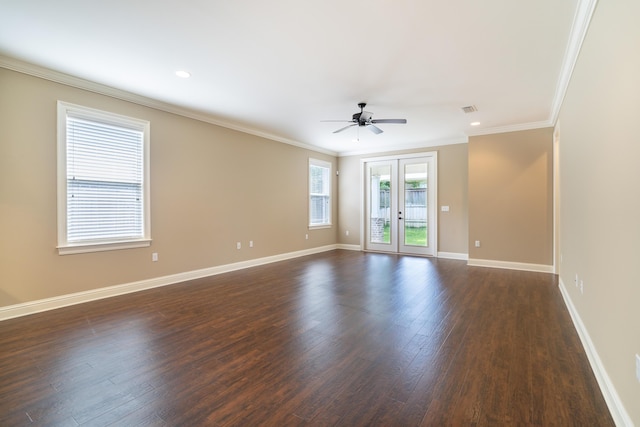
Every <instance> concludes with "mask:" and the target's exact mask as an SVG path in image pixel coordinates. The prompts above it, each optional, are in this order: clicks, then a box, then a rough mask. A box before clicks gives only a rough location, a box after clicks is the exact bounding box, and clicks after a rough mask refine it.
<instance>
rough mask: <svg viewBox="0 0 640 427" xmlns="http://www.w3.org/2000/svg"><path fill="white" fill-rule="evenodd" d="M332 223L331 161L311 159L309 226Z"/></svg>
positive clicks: (321, 225)
mask: <svg viewBox="0 0 640 427" xmlns="http://www.w3.org/2000/svg"><path fill="white" fill-rule="evenodd" d="M330 225H331V163H329V162H325V161H322V160H316V159H309V226H310V227H323V226H330Z"/></svg>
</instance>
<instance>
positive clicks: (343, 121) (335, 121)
mask: <svg viewBox="0 0 640 427" xmlns="http://www.w3.org/2000/svg"><path fill="white" fill-rule="evenodd" d="M320 122H321V123H353V120H320Z"/></svg>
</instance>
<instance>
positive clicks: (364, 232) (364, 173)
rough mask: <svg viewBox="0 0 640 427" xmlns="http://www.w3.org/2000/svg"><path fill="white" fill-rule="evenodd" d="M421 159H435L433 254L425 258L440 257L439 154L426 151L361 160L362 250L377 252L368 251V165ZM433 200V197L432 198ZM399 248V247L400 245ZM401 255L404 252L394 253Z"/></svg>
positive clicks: (432, 188) (432, 227)
mask: <svg viewBox="0 0 640 427" xmlns="http://www.w3.org/2000/svg"><path fill="white" fill-rule="evenodd" d="M420 157H431V158H432V159H433V182H432V183H431V182H430V183H429V190H430V191H432V200H433V206H432V207H431V210H432V215H433V218H432V220H433V223H432V224H431V225H430V228H429V233H432V232H433V254H432V255H431V254H430V255H423V256H433V257H437V256H438V152H437V151H424V152H419V153H411V154H398V155H389V156H379V157H367V158H362V159H360V248H361V249H362V250H363V251H367V252H377V251H375V250H370V249H367V230H366V226H367V219H366V215H367V206H366V202H367V194H366V191H367V182H366V180H367V163H373V162H381V161H398V162H399V161H400V160H403V159H413V158H420ZM430 198H431V197H430ZM398 246H399V245H398ZM392 253H398V254H401V253H402V252H400V251H399V247H398V251H397V252H392Z"/></svg>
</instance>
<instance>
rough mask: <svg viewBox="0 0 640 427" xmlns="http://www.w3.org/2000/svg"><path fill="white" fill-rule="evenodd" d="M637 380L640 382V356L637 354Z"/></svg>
mask: <svg viewBox="0 0 640 427" xmlns="http://www.w3.org/2000/svg"><path fill="white" fill-rule="evenodd" d="M636 378H637V379H638V381H639V382H640V354H636Z"/></svg>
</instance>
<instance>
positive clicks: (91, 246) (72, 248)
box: [58, 239, 151, 255]
mask: <svg viewBox="0 0 640 427" xmlns="http://www.w3.org/2000/svg"><path fill="white" fill-rule="evenodd" d="M148 246H151V239H140V240H128V241H119V242H118V241H116V242H109V241H104V242H92V243H78V244H67V245H64V246H58V255H72V254H83V253H88V252H102V251H117V250H120V249H133V248H145V247H148Z"/></svg>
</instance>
